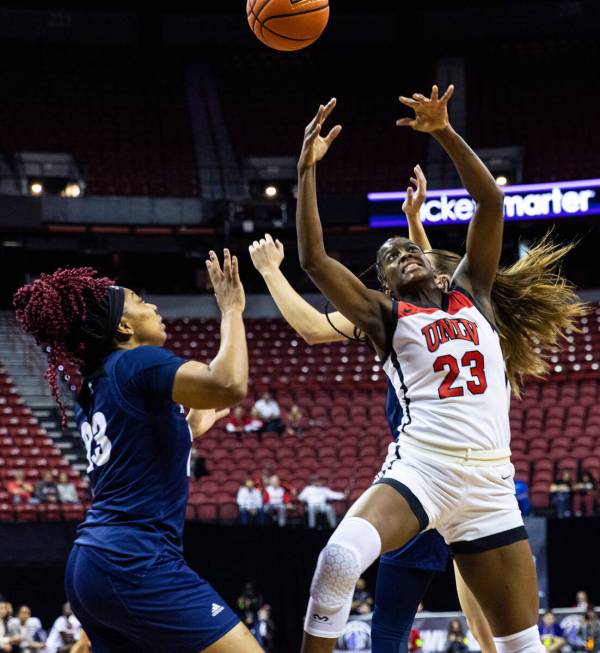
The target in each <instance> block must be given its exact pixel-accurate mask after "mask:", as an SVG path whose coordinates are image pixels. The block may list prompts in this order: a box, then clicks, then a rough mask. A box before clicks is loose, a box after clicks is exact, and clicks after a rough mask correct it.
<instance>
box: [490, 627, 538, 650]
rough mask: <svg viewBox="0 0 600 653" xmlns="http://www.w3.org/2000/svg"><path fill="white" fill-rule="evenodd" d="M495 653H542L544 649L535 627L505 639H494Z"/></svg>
mask: <svg viewBox="0 0 600 653" xmlns="http://www.w3.org/2000/svg"><path fill="white" fill-rule="evenodd" d="M494 643H495V644H496V651H497V653H543V652H544V651H545V650H546V649H545V647H544V645H543V644H542V642H541V640H540V632H539V630H538V627H537V626H531V628H527V629H526V630H522V631H521V632H520V633H515V634H514V635H507V636H506V637H494Z"/></svg>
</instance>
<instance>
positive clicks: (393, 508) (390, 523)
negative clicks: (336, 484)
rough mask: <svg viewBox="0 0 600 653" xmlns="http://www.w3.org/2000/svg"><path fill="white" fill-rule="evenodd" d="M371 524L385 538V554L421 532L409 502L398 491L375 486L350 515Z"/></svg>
mask: <svg viewBox="0 0 600 653" xmlns="http://www.w3.org/2000/svg"><path fill="white" fill-rule="evenodd" d="M348 517H362V518H363V519H365V520H366V521H368V522H369V523H371V524H372V525H373V526H374V527H375V528H376V529H377V532H378V533H379V537H380V538H381V547H382V548H381V550H382V553H385V552H386V551H392V550H393V549H399V548H400V547H401V546H403V545H404V544H406V543H407V542H408V541H409V540H410V539H411V538H413V537H414V536H415V535H416V534H417V533H419V532H420V531H421V525H420V523H419V520H418V519H417V517H416V516H415V513H414V512H413V509H412V508H411V506H410V505H409V504H408V501H407V500H406V499H405V498H404V497H403V496H402V495H401V494H400V492H398V491H397V490H395V489H394V488H392V487H391V486H389V485H385V484H381V483H380V484H375V485H372V486H371V487H370V488H368V489H367V490H365V492H363V493H362V494H361V496H360V497H359V498H358V499H357V500H356V501H355V502H354V504H353V505H352V506H351V507H350V509H349V510H348V512H347V513H346V517H345V518H348Z"/></svg>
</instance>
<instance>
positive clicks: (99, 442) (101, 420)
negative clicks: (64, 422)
mask: <svg viewBox="0 0 600 653" xmlns="http://www.w3.org/2000/svg"><path fill="white" fill-rule="evenodd" d="M81 437H82V438H83V444H84V446H85V451H86V455H87V459H88V463H89V465H88V468H87V472H88V474H89V473H90V472H93V471H94V468H95V467H101V466H102V465H106V463H107V462H108V461H109V460H110V451H111V449H112V445H111V443H110V440H109V439H108V437H107V435H106V417H104V414H103V413H94V415H93V416H92V423H91V424H90V423H89V422H83V423H82V425H81Z"/></svg>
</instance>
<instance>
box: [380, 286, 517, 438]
mask: <svg viewBox="0 0 600 653" xmlns="http://www.w3.org/2000/svg"><path fill="white" fill-rule="evenodd" d="M393 307H394V308H393V310H394V311H395V312H396V311H397V324H396V327H395V331H394V336H393V341H392V351H391V353H390V355H389V356H388V358H387V359H386V361H385V364H384V366H383V369H384V370H385V372H386V374H387V375H388V377H389V378H390V380H391V382H392V385H393V386H394V389H395V391H396V395H397V397H398V400H399V402H400V405H401V407H402V410H403V418H402V422H401V423H400V425H399V427H398V431H399V438H400V440H399V441H400V443H402V442H406V443H407V444H408V443H412V444H414V445H416V446H422V447H433V448H436V449H440V448H441V449H447V450H448V449H449V450H458V449H462V450H464V449H472V450H474V451H475V450H492V449H505V448H508V447H509V444H510V427H509V420H508V411H509V405H510V387H509V383H508V379H507V376H506V370H505V366H504V359H503V356H502V350H501V348H500V339H499V337H498V333H497V331H496V330H495V328H494V327H493V326H492V325H491V324H490V323H489V322H488V320H487V319H486V318H485V317H484V316H483V315H482V313H481V311H479V309H478V308H477V307H476V306H475V304H474V302H473V300H472V298H471V297H470V296H469V295H468V294H467V293H466V292H465V291H464V290H462V289H460V290H459V289H453V290H452V291H451V292H450V293H449V294H448V295H445V296H444V307H443V309H442V308H437V307H433V308H424V307H420V306H414V305H413V304H409V303H407V302H402V301H400V302H394V304H393Z"/></svg>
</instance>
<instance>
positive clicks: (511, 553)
mask: <svg viewBox="0 0 600 653" xmlns="http://www.w3.org/2000/svg"><path fill="white" fill-rule="evenodd" d="M456 563H457V564H458V567H459V569H460V573H461V576H462V577H463V579H464V581H465V582H466V584H467V585H468V586H469V588H470V589H471V591H472V592H473V594H474V596H475V598H476V599H477V602H478V603H479V605H480V606H481V609H482V610H483V613H484V614H485V616H486V617H487V621H488V623H489V625H490V627H491V630H492V633H493V634H494V636H495V637H506V636H508V635H512V634H514V633H519V632H521V631H523V630H526V629H527V628H530V627H532V626H535V625H536V624H537V619H538V589H537V576H536V573H535V564H534V562H533V556H532V555H531V549H530V547H529V542H528V541H527V540H523V541H521V542H515V543H514V544H509V545H507V546H503V547H500V548H499V549H493V550H492V551H486V552H484V553H472V554H465V553H462V554H460V555H457V556H456Z"/></svg>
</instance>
